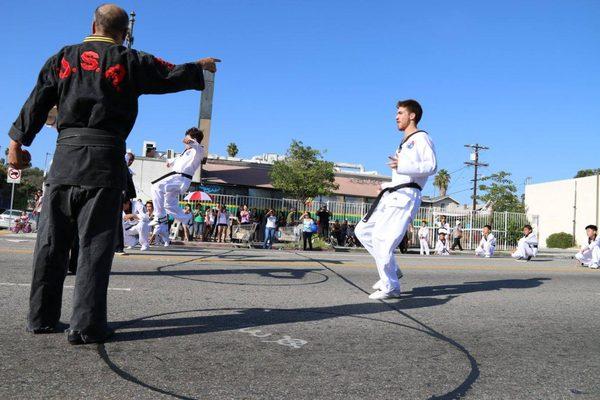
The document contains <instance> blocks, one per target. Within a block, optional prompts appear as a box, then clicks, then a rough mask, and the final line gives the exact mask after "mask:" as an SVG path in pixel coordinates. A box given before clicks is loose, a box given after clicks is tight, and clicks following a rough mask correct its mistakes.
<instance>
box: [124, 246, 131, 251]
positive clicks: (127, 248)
mask: <svg viewBox="0 0 600 400" xmlns="http://www.w3.org/2000/svg"><path fill="white" fill-rule="evenodd" d="M131 249H133V246H127V247H125V250H131Z"/></svg>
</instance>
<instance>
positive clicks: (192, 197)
mask: <svg viewBox="0 0 600 400" xmlns="http://www.w3.org/2000/svg"><path fill="white" fill-rule="evenodd" d="M183 199H184V200H185V201H212V199H211V198H210V196H209V195H208V194H206V193H204V192H202V191H200V190H198V191H197V192H189V193H188V194H186V195H185V197H184V198H183Z"/></svg>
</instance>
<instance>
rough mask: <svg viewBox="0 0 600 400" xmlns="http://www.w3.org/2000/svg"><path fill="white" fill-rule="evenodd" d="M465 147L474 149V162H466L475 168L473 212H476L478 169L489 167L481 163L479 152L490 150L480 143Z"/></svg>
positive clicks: (472, 157) (472, 155) (472, 158)
mask: <svg viewBox="0 0 600 400" xmlns="http://www.w3.org/2000/svg"><path fill="white" fill-rule="evenodd" d="M465 147H468V148H470V149H473V153H472V154H471V160H472V161H467V162H465V165H466V166H467V167H469V166H473V167H475V168H474V171H473V211H475V209H476V208H477V179H478V176H477V168H478V167H487V166H489V164H485V163H480V162H479V151H480V150H489V147H485V146H482V145H480V144H479V143H475V144H465Z"/></svg>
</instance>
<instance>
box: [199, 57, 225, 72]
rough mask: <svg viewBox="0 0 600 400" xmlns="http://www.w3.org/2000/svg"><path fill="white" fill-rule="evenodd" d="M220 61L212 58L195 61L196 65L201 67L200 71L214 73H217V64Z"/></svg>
mask: <svg viewBox="0 0 600 400" xmlns="http://www.w3.org/2000/svg"><path fill="white" fill-rule="evenodd" d="M220 62H221V60H220V59H218V58H213V57H206V58H202V59H200V60H198V61H196V63H198V64H200V66H201V67H202V69H204V70H206V71H209V72H212V73H215V72H217V63H220Z"/></svg>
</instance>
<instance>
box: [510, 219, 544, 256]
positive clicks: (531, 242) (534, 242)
mask: <svg viewBox="0 0 600 400" xmlns="http://www.w3.org/2000/svg"><path fill="white" fill-rule="evenodd" d="M523 235H524V236H523V237H522V238H521V239H519V243H518V244H517V250H516V251H515V252H514V253H513V254H512V257H513V258H516V259H517V260H518V261H529V260H531V259H532V258H533V257H535V256H537V253H538V239H537V236H536V235H535V234H534V233H533V228H532V227H531V225H525V226H524V227H523Z"/></svg>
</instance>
